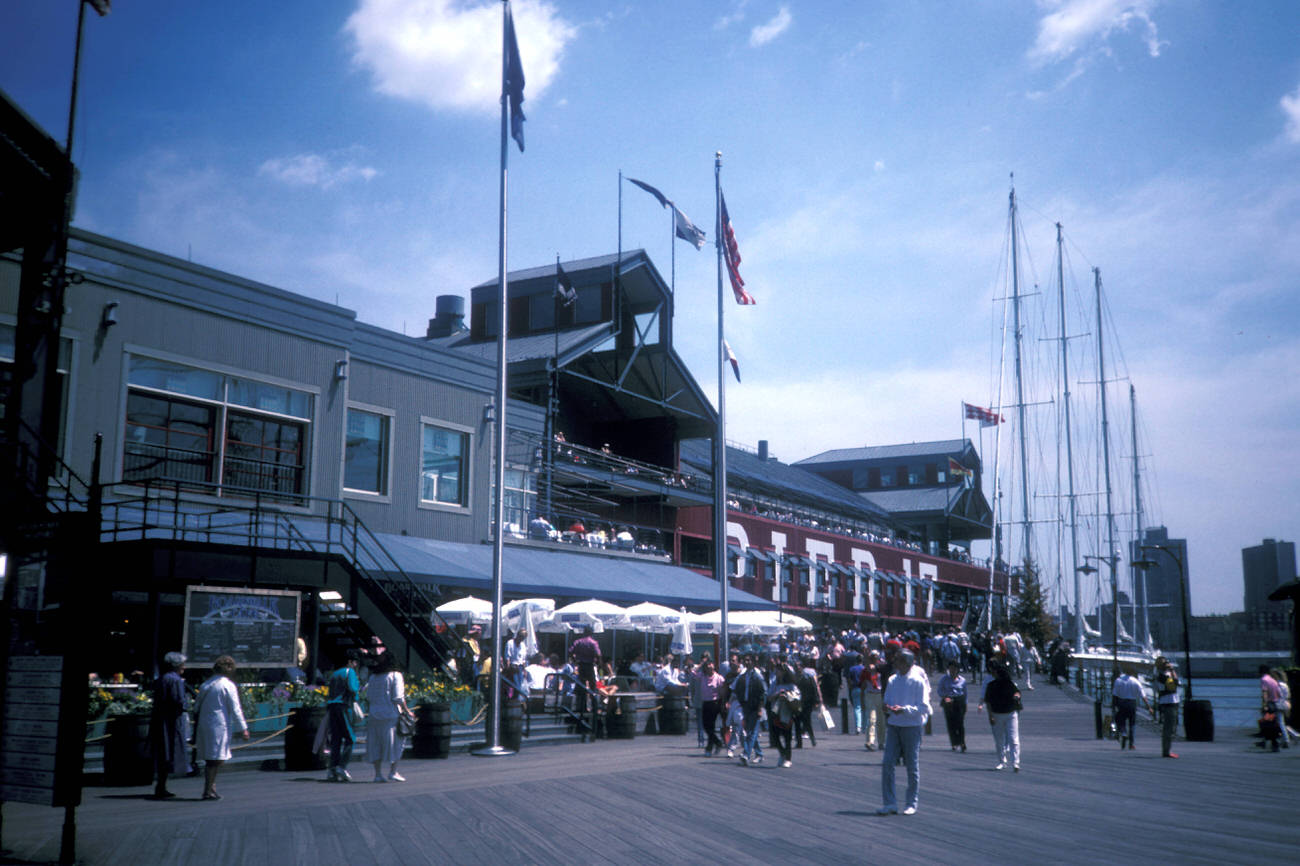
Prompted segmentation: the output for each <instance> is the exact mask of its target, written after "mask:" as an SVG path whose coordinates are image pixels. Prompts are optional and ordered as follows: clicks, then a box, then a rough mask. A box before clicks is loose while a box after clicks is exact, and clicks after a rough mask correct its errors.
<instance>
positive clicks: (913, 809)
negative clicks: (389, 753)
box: [903, 806, 916, 815]
mask: <svg viewBox="0 0 1300 866" xmlns="http://www.w3.org/2000/svg"><path fill="white" fill-rule="evenodd" d="M903 814H904V815H915V814H916V807H915V806H908V807H907V808H906V809H904V810H903Z"/></svg>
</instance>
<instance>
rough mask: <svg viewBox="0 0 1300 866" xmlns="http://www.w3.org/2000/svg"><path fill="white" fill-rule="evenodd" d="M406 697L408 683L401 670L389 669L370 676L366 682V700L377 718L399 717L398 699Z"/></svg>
mask: <svg viewBox="0 0 1300 866" xmlns="http://www.w3.org/2000/svg"><path fill="white" fill-rule="evenodd" d="M399 698H400V699H402V700H403V701H405V699H406V683H405V682H404V681H403V679H402V674H401V672H400V671H389V672H388V673H386V674H378V675H376V676H373V677H371V678H370V680H369V681H368V682H367V683H366V702H367V703H369V704H370V715H372V716H374V717H375V718H376V719H395V718H397V714H398V710H397V701H398V699H399Z"/></svg>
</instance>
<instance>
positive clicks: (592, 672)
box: [569, 632, 600, 716]
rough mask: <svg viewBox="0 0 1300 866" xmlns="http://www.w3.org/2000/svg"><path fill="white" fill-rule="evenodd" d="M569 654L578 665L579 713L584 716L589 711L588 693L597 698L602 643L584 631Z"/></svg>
mask: <svg viewBox="0 0 1300 866" xmlns="http://www.w3.org/2000/svg"><path fill="white" fill-rule="evenodd" d="M569 654H570V655H571V656H572V657H573V660H574V662H575V663H576V664H577V667H578V683H579V688H578V690H577V691H578V715H579V716H582V715H584V714H586V712H587V697H588V695H590V696H591V699H592V701H593V702H594V701H595V700H596V666H597V665H598V664H600V644H598V643H596V639H595V638H594V637H592V636H591V635H590V634H589V633H585V632H584V633H583V635H582V637H580V638H578V639H577V640H575V641H574V642H573V646H571V647H569ZM593 709H595V707H594V706H593Z"/></svg>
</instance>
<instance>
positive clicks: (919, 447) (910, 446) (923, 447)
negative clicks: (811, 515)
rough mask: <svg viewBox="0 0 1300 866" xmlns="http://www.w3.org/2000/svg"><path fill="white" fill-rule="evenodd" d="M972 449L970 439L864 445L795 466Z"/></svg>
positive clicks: (958, 452)
mask: <svg viewBox="0 0 1300 866" xmlns="http://www.w3.org/2000/svg"><path fill="white" fill-rule="evenodd" d="M969 447H971V446H970V440H969V439H941V440H938V441H936V442H911V443H907V444H901V445H864V446H863V447H861V448H836V449H834V450H831V451H823V452H822V453H820V454H814V455H813V456H812V457H805V458H804V459H803V460H796V461H795V462H794V464H793V465H795V466H807V465H811V464H816V463H856V462H858V461H866V460H891V459H897V458H900V457H959V456H961V455H962V454H964V453H965V452H966V449H967V448H969Z"/></svg>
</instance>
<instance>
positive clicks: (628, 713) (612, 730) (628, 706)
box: [605, 695, 636, 740]
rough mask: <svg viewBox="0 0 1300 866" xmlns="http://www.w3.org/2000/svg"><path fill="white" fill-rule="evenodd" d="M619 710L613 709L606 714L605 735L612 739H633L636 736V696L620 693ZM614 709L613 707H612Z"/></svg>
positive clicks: (618, 698) (617, 698) (618, 697)
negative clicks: (614, 710)
mask: <svg viewBox="0 0 1300 866" xmlns="http://www.w3.org/2000/svg"><path fill="white" fill-rule="evenodd" d="M615 700H617V702H618V710H617V712H613V711H611V712H610V713H608V714H607V715H606V716H605V735H606V736H607V737H609V738H610V739H611V740H631V739H635V738H636V698H635V697H634V696H633V695H618V696H617V697H616V698H615ZM610 709H611V710H613V707H612V706H611V708H610Z"/></svg>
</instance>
